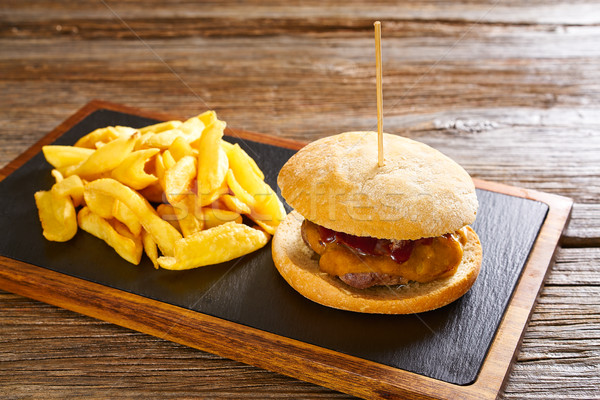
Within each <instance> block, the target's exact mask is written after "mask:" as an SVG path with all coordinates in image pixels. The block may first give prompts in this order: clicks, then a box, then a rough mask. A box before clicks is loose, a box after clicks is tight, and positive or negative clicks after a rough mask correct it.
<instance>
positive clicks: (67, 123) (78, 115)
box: [0, 101, 98, 181]
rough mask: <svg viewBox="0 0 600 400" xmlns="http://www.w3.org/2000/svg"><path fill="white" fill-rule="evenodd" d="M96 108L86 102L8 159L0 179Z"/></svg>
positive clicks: (94, 105) (93, 104) (0, 170)
mask: <svg viewBox="0 0 600 400" xmlns="http://www.w3.org/2000/svg"><path fill="white" fill-rule="evenodd" d="M97 109H98V108H97V106H96V104H95V103H94V102H93V101H92V102H90V103H87V104H86V105H85V106H83V107H82V108H80V109H79V110H77V111H76V112H75V113H74V114H72V115H71V116H70V117H68V118H67V119H66V120H64V121H63V122H61V123H60V124H59V125H58V126H57V127H56V128H54V129H53V130H52V131H51V132H50V133H48V134H47V135H45V136H44V137H42V138H41V139H40V140H38V141H37V142H36V143H34V144H33V145H31V146H30V147H29V148H28V149H27V150H25V151H24V152H23V153H21V154H19V155H18V156H17V157H16V158H15V159H14V160H12V161H10V162H9V163H8V164H7V165H5V166H4V167H3V168H2V169H0V181H2V180H4V178H6V177H7V176H8V175H10V174H12V173H13V172H14V171H16V170H17V169H18V168H19V167H21V166H22V165H23V164H25V163H26V162H27V161H29V159H31V158H32V157H33V156H35V155H36V154H37V153H39V152H40V151H41V150H42V147H43V146H45V145H47V144H50V143H52V142H54V141H55V140H56V139H58V138H59V137H60V136H61V135H62V134H64V133H65V132H66V131H68V130H69V129H71V127H73V126H74V125H76V124H77V123H78V122H79V121H81V120H83V119H84V118H85V117H87V116H88V115H89V114H91V113H92V112H94V111H96V110H97Z"/></svg>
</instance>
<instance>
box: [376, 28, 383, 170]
mask: <svg viewBox="0 0 600 400" xmlns="http://www.w3.org/2000/svg"><path fill="white" fill-rule="evenodd" d="M374 25H375V68H376V69H377V165H379V166H380V167H383V85H382V83H381V76H382V72H381V22H379V21H375V24H374Z"/></svg>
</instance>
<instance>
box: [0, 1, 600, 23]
mask: <svg viewBox="0 0 600 400" xmlns="http://www.w3.org/2000/svg"><path fill="white" fill-rule="evenodd" d="M5 4H6V6H7V7H6V10H10V13H8V12H6V11H5V12H4V13H3V14H4V15H3V16H4V17H5V18H6V17H10V19H11V20H15V19H16V20H18V19H46V18H61V17H63V15H64V14H65V13H68V14H69V15H73V16H77V17H79V18H86V17H87V18H90V17H97V16H98V15H99V14H100V15H102V16H104V17H105V18H107V19H108V18H111V17H112V13H111V12H110V10H108V9H107V6H106V5H104V4H102V3H101V2H98V3H94V2H89V3H78V2H70V1H62V2H58V1H50V0H43V1H36V0H25V1H18V0H6V1H5ZM107 4H108V5H110V8H111V9H112V10H114V12H116V13H118V14H119V15H121V16H122V17H123V18H126V19H133V18H140V17H145V18H151V17H153V16H154V17H157V16H158V17H167V16H168V17H178V18H186V17H196V18H198V17H203V18H207V17H208V18H219V19H221V20H222V19H240V16H243V17H244V18H245V19H248V20H252V19H257V18H273V19H277V18H285V17H288V18H289V17H293V18H315V17H321V18H344V19H346V20H351V19H357V16H361V17H363V18H368V19H371V20H375V19H382V20H386V19H408V20H417V21H418V20H440V21H452V22H459V23H465V24H468V23H473V22H477V23H513V24H574V25H581V24H595V23H598V22H599V21H600V17H599V16H598V15H599V10H600V7H599V6H598V4H597V3H596V2H594V1H589V0H587V1H586V0H577V1H572V2H569V3H564V2H561V1H557V0H545V1H535V2H521V1H516V0H513V1H503V2H500V3H499V2H497V1H493V0H478V1H477V0H476V1H469V2H467V3H465V2H455V1H443V0H442V1H435V2H431V1H427V0H420V1H414V0H413V1H403V2H397V1H393V0H387V1H384V0H378V1H376V2H371V3H365V2H364V1H358V0H353V1H345V2H344V3H343V7H342V6H340V4H339V3H338V2H335V1H318V0H309V1H302V2H292V3H290V4H287V3H286V4H282V3H280V2H277V1H260V0H253V1H245V2H238V1H234V0H228V1H221V2H219V3H218V6H217V7H215V5H214V3H212V2H202V3H195V4H194V7H190V5H189V3H180V2H173V1H170V2H164V1H160V0H150V1H148V2H146V3H145V5H146V6H145V7H144V8H143V9H140V7H139V3H137V2H135V1H134V0H128V1H119V2H118V3H112V2H110V3H107ZM59 5H60V6H59ZM0 15H2V14H0ZM171 30H173V29H171Z"/></svg>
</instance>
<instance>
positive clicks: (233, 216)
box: [202, 207, 242, 228]
mask: <svg viewBox="0 0 600 400" xmlns="http://www.w3.org/2000/svg"><path fill="white" fill-rule="evenodd" d="M202 218H203V220H204V226H205V227H206V228H213V227H215V226H218V225H223V224H225V223H227V222H231V221H234V222H237V223H238V224H241V223H242V216H241V215H240V214H238V213H236V212H233V211H229V210H221V209H219V208H211V207H204V208H203V209H202Z"/></svg>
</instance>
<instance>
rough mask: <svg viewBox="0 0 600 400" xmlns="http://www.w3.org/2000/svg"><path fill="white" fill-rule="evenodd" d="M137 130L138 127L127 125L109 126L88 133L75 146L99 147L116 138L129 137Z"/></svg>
mask: <svg viewBox="0 0 600 400" xmlns="http://www.w3.org/2000/svg"><path fill="white" fill-rule="evenodd" d="M135 132H137V130H136V129H134V128H130V127H127V126H107V127H106V128H99V129H96V130H95V131H93V132H91V133H88V134H87V135H85V136H84V137H82V138H81V139H79V140H78V141H77V142H76V143H75V147H84V148H88V149H97V148H99V147H101V146H102V145H104V144H106V143H108V142H111V141H113V140H115V139H119V138H128V137H130V136H131V135H133V134H134V133H135Z"/></svg>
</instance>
